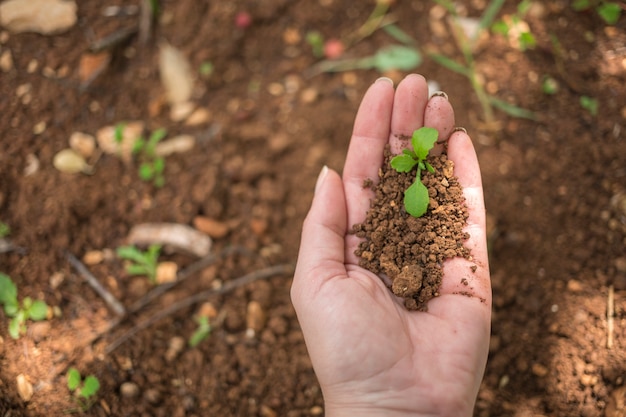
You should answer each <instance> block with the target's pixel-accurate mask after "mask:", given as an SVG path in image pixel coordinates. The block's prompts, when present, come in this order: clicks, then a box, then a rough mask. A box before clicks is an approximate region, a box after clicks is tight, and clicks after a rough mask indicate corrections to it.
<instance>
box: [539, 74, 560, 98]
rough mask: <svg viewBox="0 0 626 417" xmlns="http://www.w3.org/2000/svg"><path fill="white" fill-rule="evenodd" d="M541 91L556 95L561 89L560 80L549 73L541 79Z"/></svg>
mask: <svg viewBox="0 0 626 417" xmlns="http://www.w3.org/2000/svg"><path fill="white" fill-rule="evenodd" d="M541 91H543V93H544V94H548V95H554V94H556V93H558V91H559V82H558V81H557V80H555V79H554V78H552V77H550V76H549V75H547V76H545V77H544V78H543V80H541Z"/></svg>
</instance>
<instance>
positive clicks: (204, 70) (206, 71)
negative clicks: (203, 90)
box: [198, 61, 215, 80]
mask: <svg viewBox="0 0 626 417" xmlns="http://www.w3.org/2000/svg"><path fill="white" fill-rule="evenodd" d="M214 71H215V65H213V63H212V62H211V61H202V63H201V64H200V67H199V68H198V72H199V73H200V76H201V77H202V78H204V79H205V80H207V79H209V77H211V74H213V72H214Z"/></svg>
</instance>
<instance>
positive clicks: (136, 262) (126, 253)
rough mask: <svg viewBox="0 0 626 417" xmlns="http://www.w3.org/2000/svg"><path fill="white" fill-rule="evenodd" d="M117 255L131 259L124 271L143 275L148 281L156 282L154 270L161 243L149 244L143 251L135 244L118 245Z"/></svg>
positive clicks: (155, 269) (155, 270)
mask: <svg viewBox="0 0 626 417" xmlns="http://www.w3.org/2000/svg"><path fill="white" fill-rule="evenodd" d="M116 253H117V256H119V257H120V258H122V259H127V260H129V261H131V262H130V263H129V264H128V265H127V266H126V272H128V273H129V274H130V275H145V276H146V277H148V279H149V280H150V282H152V283H153V284H154V283H156V272H157V265H158V261H157V260H158V259H159V255H160V253H161V245H150V246H149V247H148V249H147V250H146V251H145V252H142V251H141V250H139V249H137V247H135V246H120V247H119V248H117V251H116Z"/></svg>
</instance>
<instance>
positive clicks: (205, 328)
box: [189, 317, 211, 347]
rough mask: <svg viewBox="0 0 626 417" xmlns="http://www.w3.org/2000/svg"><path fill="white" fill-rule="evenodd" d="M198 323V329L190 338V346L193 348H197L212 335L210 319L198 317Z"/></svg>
mask: <svg viewBox="0 0 626 417" xmlns="http://www.w3.org/2000/svg"><path fill="white" fill-rule="evenodd" d="M196 323H198V328H197V329H196V331H194V332H193V334H192V335H191V337H190V338H189V346H191V347H196V346H197V345H198V344H199V343H200V342H202V341H203V340H204V339H206V338H207V337H208V336H209V334H210V333H211V325H210V324H209V319H208V317H198V318H196Z"/></svg>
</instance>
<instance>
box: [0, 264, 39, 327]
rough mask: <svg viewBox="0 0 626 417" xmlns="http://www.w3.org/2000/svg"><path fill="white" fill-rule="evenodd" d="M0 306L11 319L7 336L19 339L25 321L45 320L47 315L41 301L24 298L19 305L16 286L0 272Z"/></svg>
mask: <svg viewBox="0 0 626 417" xmlns="http://www.w3.org/2000/svg"><path fill="white" fill-rule="evenodd" d="M0 304H3V305H4V312H5V314H6V315H7V316H9V317H11V320H10V321H9V335H11V337H12V338H13V339H19V337H20V335H23V334H25V333H26V321H27V320H29V319H30V320H34V321H40V320H45V318H46V316H47V315H48V305H47V304H46V303H45V302H43V301H41V300H33V299H32V298H30V297H25V298H24V299H23V300H22V302H21V303H20V302H19V301H18V300H17V286H16V285H15V283H14V282H13V281H12V280H11V278H10V277H9V276H8V275H6V274H3V273H1V272H0Z"/></svg>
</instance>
